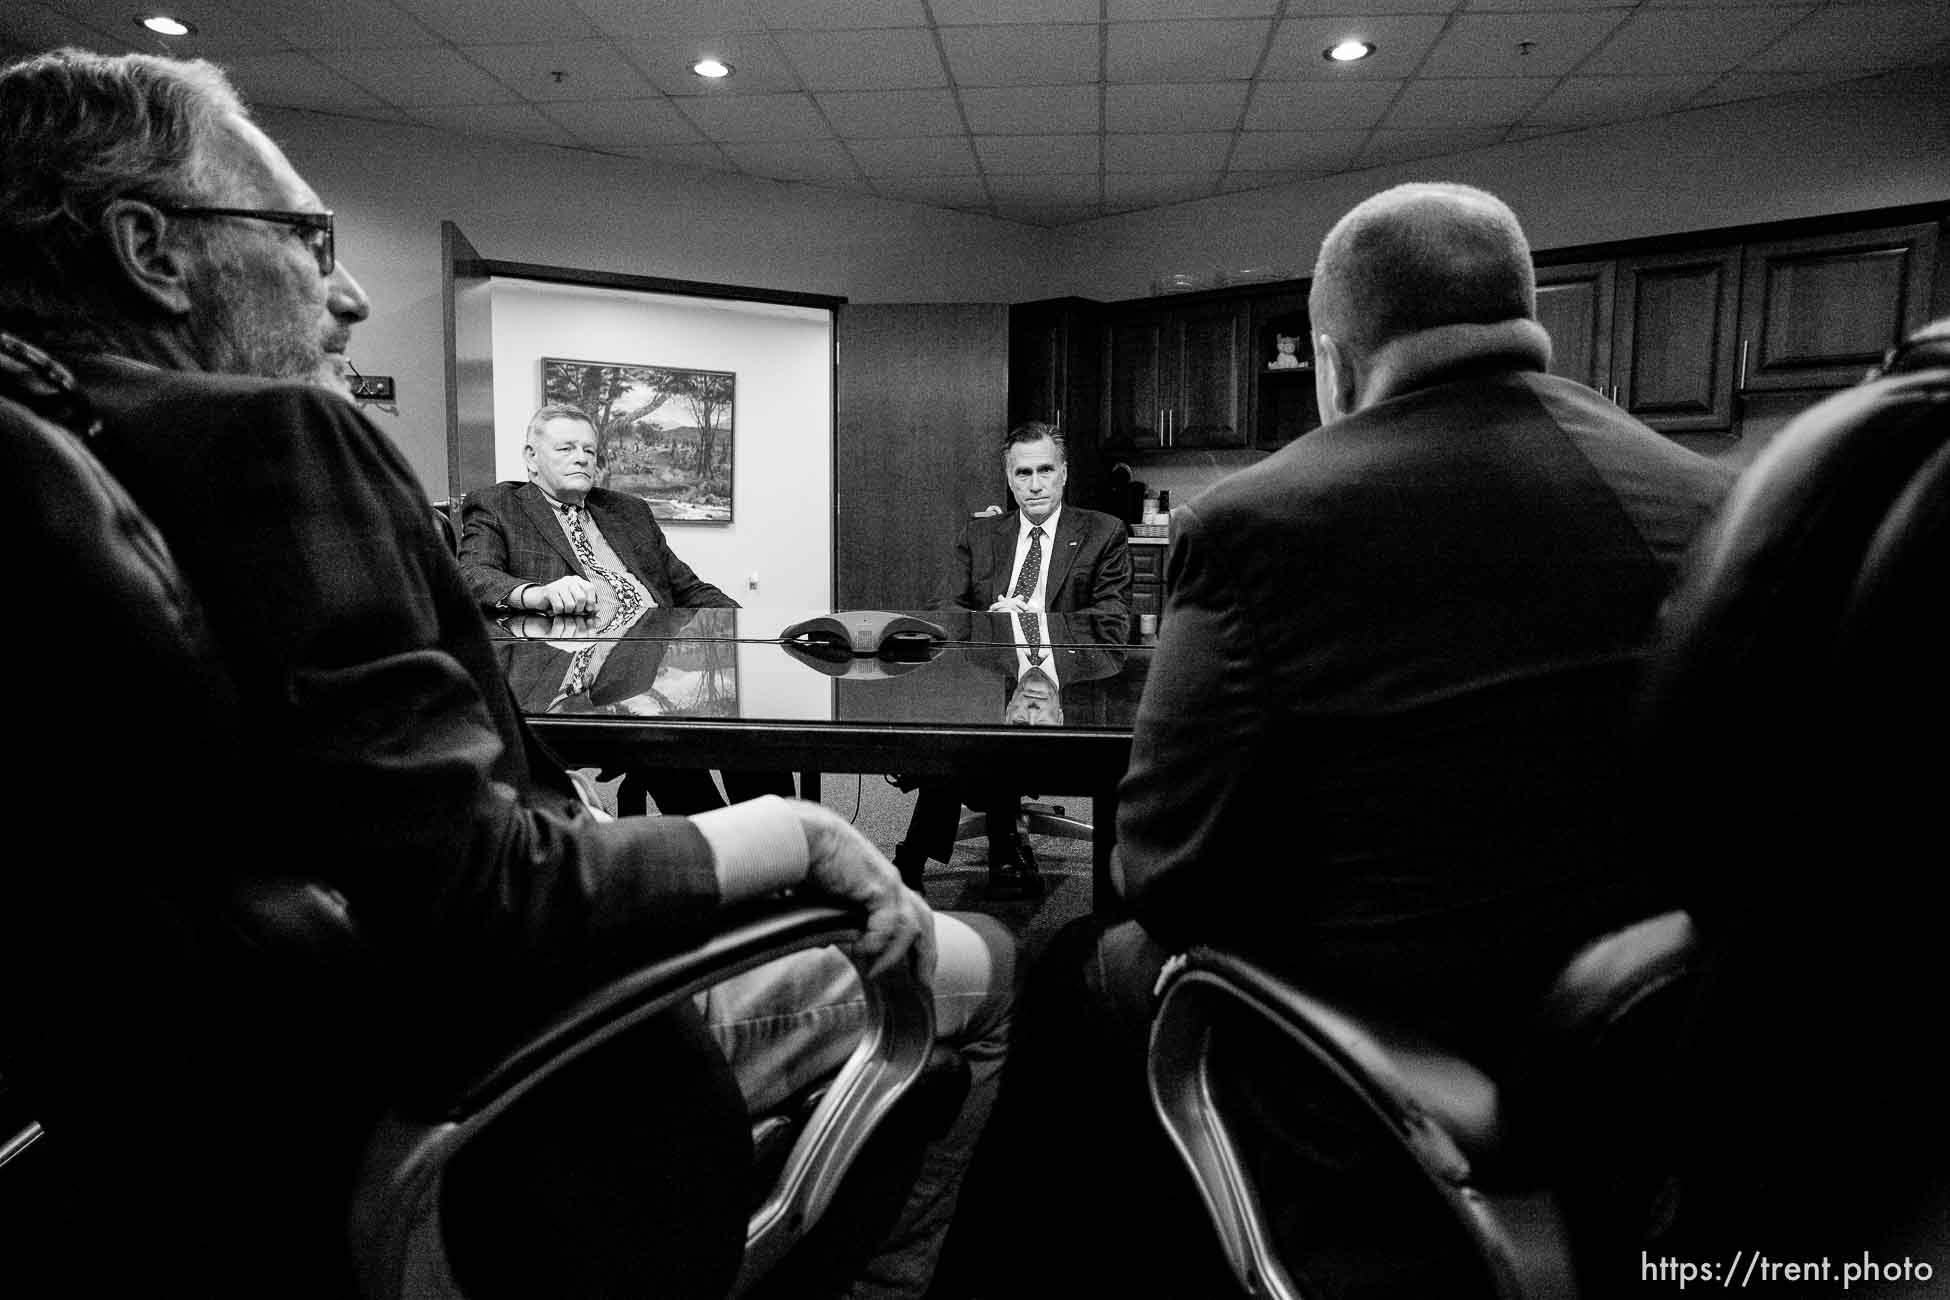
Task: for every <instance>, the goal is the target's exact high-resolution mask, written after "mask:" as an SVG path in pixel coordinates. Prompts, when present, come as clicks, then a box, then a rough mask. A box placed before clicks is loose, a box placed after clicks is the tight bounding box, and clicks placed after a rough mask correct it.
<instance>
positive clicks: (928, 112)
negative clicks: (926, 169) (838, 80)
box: [813, 90, 962, 140]
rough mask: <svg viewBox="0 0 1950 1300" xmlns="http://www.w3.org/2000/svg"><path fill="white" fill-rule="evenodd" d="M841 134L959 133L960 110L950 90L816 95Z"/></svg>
mask: <svg viewBox="0 0 1950 1300" xmlns="http://www.w3.org/2000/svg"><path fill="white" fill-rule="evenodd" d="M813 98H814V99H815V100H817V101H818V103H819V107H820V108H821V110H823V111H824V112H825V114H826V120H827V121H828V122H831V123H832V124H833V129H834V130H835V131H837V132H839V134H841V135H842V136H847V137H849V138H859V139H863V140H872V139H877V138H881V137H887V136H902V135H956V134H959V133H960V132H961V130H962V120H961V113H960V111H958V110H957V109H956V108H955V96H954V93H953V92H952V91H948V90H829V91H827V92H825V93H824V94H820V95H815V96H813Z"/></svg>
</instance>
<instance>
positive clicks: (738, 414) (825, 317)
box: [491, 278, 833, 626]
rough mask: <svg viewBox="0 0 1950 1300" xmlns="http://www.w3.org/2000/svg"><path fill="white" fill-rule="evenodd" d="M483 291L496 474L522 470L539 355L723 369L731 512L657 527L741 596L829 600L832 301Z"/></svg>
mask: <svg viewBox="0 0 1950 1300" xmlns="http://www.w3.org/2000/svg"><path fill="white" fill-rule="evenodd" d="M491 292H492V294H493V301H494V424H495V477H496V478H499V479H526V478H527V477H528V473H527V470H526V468H525V467H524V465H523V463H522V457H521V445H522V437H523V433H524V431H525V430H526V429H527V427H528V418H529V416H531V415H533V414H534V412H535V408H536V407H538V406H540V405H541V404H542V371H541V359H542V358H543V357H560V358H565V359H569V360H575V361H618V362H633V363H638V364H642V365H654V366H679V367H683V368H685V369H690V370H729V371H731V372H733V373H734V374H735V375H736V376H737V388H736V391H735V394H734V396H733V399H732V437H733V440H734V441H733V446H732V518H731V522H730V523H724V524H717V523H683V522H676V521H673V522H669V523H666V524H665V525H664V535H665V536H666V537H667V538H668V539H669V541H670V546H671V549H672V550H674V551H676V552H677V554H678V555H679V556H680V557H681V558H682V559H683V561H684V562H685V563H686V564H688V565H690V566H691V567H692V568H693V569H695V570H697V572H698V575H699V576H700V577H702V578H704V579H705V581H707V582H712V583H715V584H717V585H718V586H720V587H722V588H724V590H725V592H726V594H727V595H729V596H730V597H731V598H732V599H733V600H736V601H737V602H738V603H739V604H741V605H745V606H748V607H757V606H760V605H768V606H776V605H789V606H794V607H797V606H804V605H810V606H818V607H824V606H826V605H828V604H830V602H831V600H832V590H833V528H832V518H833V512H832V500H833V421H832V411H833V332H832V313H831V312H828V311H825V310H820V309H814V308H808V307H787V306H773V305H769V304H764V303H740V302H725V301H715V300H711V299H704V298H684V297H671V296H669V295H664V294H646V293H630V292H624V291H620V290H615V289H594V288H583V287H580V286H576V285H554V284H542V283H538V282H535V281H523V280H509V279H503V278H496V279H495V280H494V281H492V282H491ZM754 582H756V584H757V585H756V586H753V585H752V584H753V583H754ZM782 626H783V625H782Z"/></svg>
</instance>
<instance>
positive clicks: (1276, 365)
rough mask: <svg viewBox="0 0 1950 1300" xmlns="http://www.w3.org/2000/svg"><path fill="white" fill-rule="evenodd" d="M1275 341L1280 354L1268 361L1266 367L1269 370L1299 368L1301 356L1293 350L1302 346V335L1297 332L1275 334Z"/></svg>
mask: <svg viewBox="0 0 1950 1300" xmlns="http://www.w3.org/2000/svg"><path fill="white" fill-rule="evenodd" d="M1273 343H1274V346H1276V347H1277V348H1279V350H1280V354H1279V355H1278V356H1276V357H1274V358H1273V359H1272V360H1271V361H1269V362H1267V364H1266V368H1267V369H1268V370H1298V369H1299V368H1300V358H1299V357H1297V356H1295V355H1294V354H1293V352H1294V349H1295V348H1297V347H1299V346H1300V336H1299V335H1297V334H1276V335H1274V336H1273Z"/></svg>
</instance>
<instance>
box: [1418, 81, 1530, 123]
mask: <svg viewBox="0 0 1950 1300" xmlns="http://www.w3.org/2000/svg"><path fill="white" fill-rule="evenodd" d="M1556 84H1557V83H1556V81H1554V80H1553V79H1551V78H1549V77H1444V78H1439V77H1420V78H1417V79H1416V80H1414V81H1411V82H1409V83H1408V84H1407V85H1405V86H1403V87H1402V93H1401V96H1400V98H1398V99H1396V101H1395V104H1394V107H1392V108H1390V109H1389V110H1388V116H1387V119H1386V120H1385V122H1384V123H1383V124H1384V125H1386V126H1392V127H1416V126H1504V125H1507V124H1509V123H1511V122H1515V121H1516V120H1517V119H1519V118H1521V117H1522V116H1523V115H1524V114H1525V113H1527V112H1529V111H1530V108H1531V106H1532V105H1534V104H1535V103H1536V102H1537V101H1538V100H1540V99H1542V98H1543V97H1544V96H1545V95H1547V94H1549V93H1550V90H1551V87H1553V86H1555V85H1556Z"/></svg>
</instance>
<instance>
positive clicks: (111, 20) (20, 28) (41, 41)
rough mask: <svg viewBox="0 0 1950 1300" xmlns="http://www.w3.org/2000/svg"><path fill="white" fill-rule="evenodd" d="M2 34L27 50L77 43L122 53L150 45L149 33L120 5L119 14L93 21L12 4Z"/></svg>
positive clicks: (0, 26) (0, 21)
mask: <svg viewBox="0 0 1950 1300" xmlns="http://www.w3.org/2000/svg"><path fill="white" fill-rule="evenodd" d="M0 36H4V37H5V38H6V43H7V44H9V45H12V46H14V47H17V48H19V49H23V50H58V49H60V48H61V47H62V46H64V45H73V46H76V47H78V48H80V49H84V50H99V51H101V52H102V53H103V54H120V53H122V52H123V51H124V50H132V49H136V48H138V47H142V48H148V47H149V44H150V37H149V34H148V33H147V32H145V31H143V30H142V29H141V28H139V27H137V26H136V25H135V24H134V23H132V22H130V21H129V17H128V14H127V13H126V12H122V11H120V10H119V8H118V11H117V14H116V15H114V16H110V15H104V16H103V20H102V21H101V22H100V23H95V24H90V23H89V22H88V21H86V20H85V19H84V18H82V17H80V16H78V15H76V14H74V13H71V12H63V11H60V10H56V9H55V8H53V7H52V6H50V5H44V4H16V5H12V6H10V7H9V8H8V9H7V11H6V13H5V15H4V16H0Z"/></svg>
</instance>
